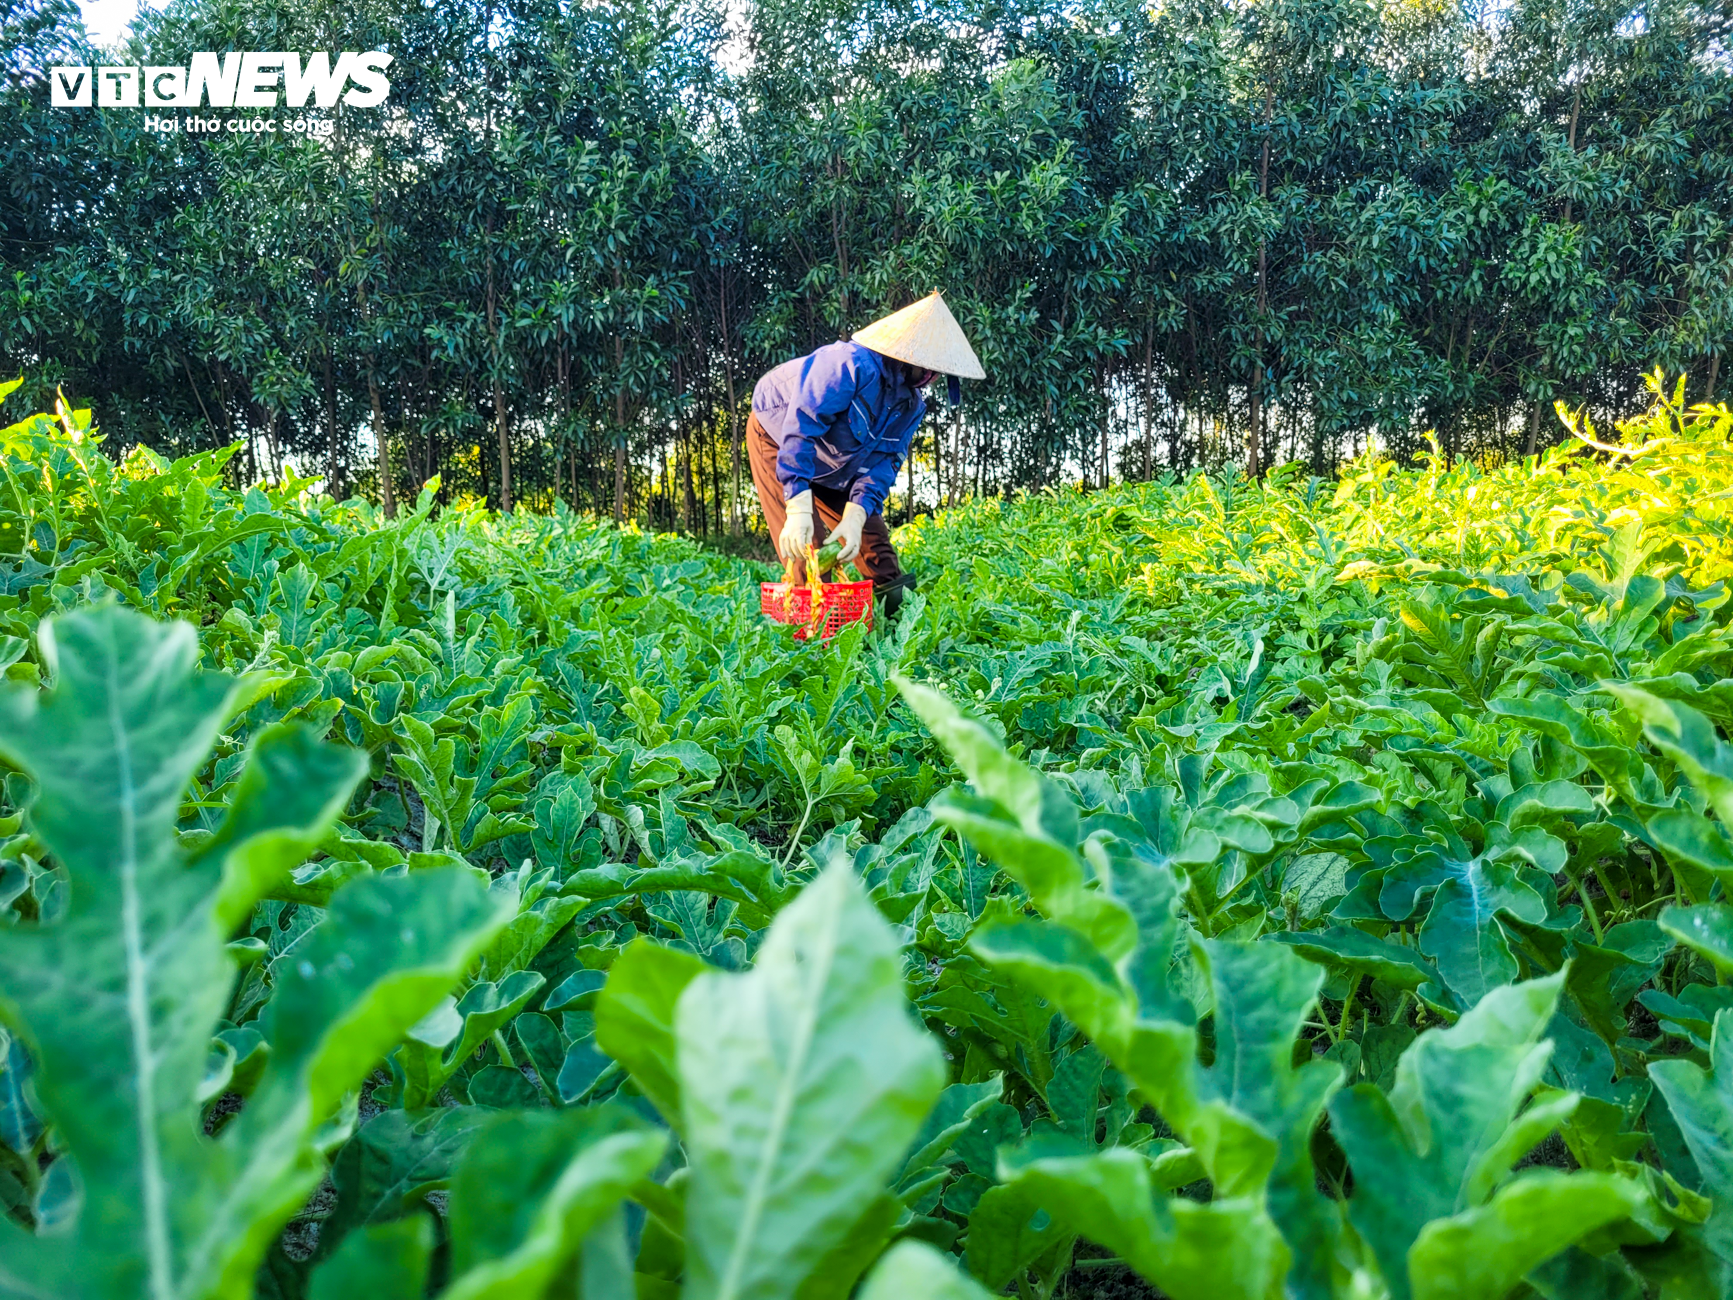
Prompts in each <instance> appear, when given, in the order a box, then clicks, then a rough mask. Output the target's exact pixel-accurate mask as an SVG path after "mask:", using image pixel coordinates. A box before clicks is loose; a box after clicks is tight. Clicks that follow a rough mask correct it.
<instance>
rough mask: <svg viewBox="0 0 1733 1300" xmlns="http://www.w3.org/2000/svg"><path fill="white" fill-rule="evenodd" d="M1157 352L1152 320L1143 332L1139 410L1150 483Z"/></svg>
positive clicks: (1145, 471)
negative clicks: (1153, 371)
mask: <svg viewBox="0 0 1733 1300" xmlns="http://www.w3.org/2000/svg"><path fill="white" fill-rule="evenodd" d="M1154 351H1155V322H1154V321H1153V320H1152V321H1150V322H1149V324H1148V325H1147V326H1145V327H1144V331H1143V384H1142V385H1141V387H1142V392H1140V393H1139V394H1138V396H1139V398H1140V399H1141V400H1140V401H1139V403H1138V409H1139V410H1140V411H1141V413H1142V419H1143V481H1144V482H1145V483H1147V482H1149V480H1150V479H1152V478H1154V477H1155V437H1154V434H1152V433H1151V431H1150V418H1149V406H1150V395H1151V392H1152V390H1153V388H1154V385H1153V384H1151V383H1150V382H1149V374H1150V362H1151V359H1152V357H1153V355H1154Z"/></svg>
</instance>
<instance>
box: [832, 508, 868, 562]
mask: <svg viewBox="0 0 1733 1300" xmlns="http://www.w3.org/2000/svg"><path fill="white" fill-rule="evenodd" d="M866 521H867V512H866V511H865V510H863V509H861V508H860V507H859V506H857V505H856V504H855V503H854V502H852V501H850V502H849V503H848V504H847V505H846V506H844V507H843V510H842V522H841V523H840V524H838V525H837V528H836V532H834V533H832V534H831V540H832V541H834V542H838V543H840V544H841V549H840V550H839V551H838V552H837V556H836V562H837V563H838V564H846V563H848V561H850V560H852V559H854V557H855V556H857V555H859V554H860V531H861V529H862V528H864V527H865V526H866Z"/></svg>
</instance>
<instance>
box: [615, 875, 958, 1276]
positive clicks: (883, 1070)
mask: <svg viewBox="0 0 1733 1300" xmlns="http://www.w3.org/2000/svg"><path fill="white" fill-rule="evenodd" d="M619 978H620V971H619V967H618V965H616V967H615V969H614V974H613V976H612V977H611V978H610V980H609V987H608V992H607V993H605V994H604V995H603V1001H606V999H607V998H608V997H610V996H611V995H612V993H613V988H614V985H615V984H616V983H617V982H618V981H619ZM598 1014H599V1012H598ZM675 1023H676V1032H677V1038H678V1062H679V1086H680V1101H681V1110H682V1115H683V1117H684V1121H685V1123H684V1137H685V1143H686V1150H687V1155H688V1159H689V1162H690V1166H691V1176H690V1182H689V1184H688V1187H687V1195H686V1242H687V1266H686V1267H687V1284H686V1285H687V1290H686V1294H687V1296H688V1297H689V1300H711V1298H712V1297H716V1298H719V1300H760V1298H762V1300H771V1297H786V1296H788V1295H790V1294H791V1293H793V1292H794V1291H796V1290H797V1289H798V1288H799V1287H800V1286H801V1285H802V1283H804V1282H805V1281H806V1279H807V1278H808V1277H809V1276H810V1275H811V1274H812V1273H813V1272H814V1271H815V1269H816V1268H817V1267H818V1265H819V1264H820V1262H821V1261H823V1260H824V1259H825V1257H826V1256H827V1255H828V1254H829V1253H830V1252H831V1251H832V1250H833V1249H834V1248H835V1247H837V1246H838V1245H839V1244H840V1243H841V1242H842V1241H843V1240H844V1239H845V1238H846V1237H847V1236H848V1234H849V1232H850V1231H851V1229H852V1228H853V1227H854V1225H855V1223H856V1222H857V1220H858V1219H859V1218H860V1215H861V1211H862V1206H863V1205H865V1204H867V1203H868V1202H870V1200H871V1199H872V1198H873V1197H875V1196H876V1195H877V1194H879V1192H880V1191H881V1190H882V1189H883V1188H884V1187H885V1184H886V1180H887V1178H888V1177H889V1175H890V1174H891V1173H893V1172H894V1171H895V1169H896V1168H897V1164H898V1162H899V1161H900V1160H901V1158H902V1156H903V1153H904V1152H905V1150H906V1149H907V1147H908V1144H909V1142H910V1140H911V1139H912V1138H913V1137H914V1135H915V1133H916V1131H917V1130H918V1129H919V1127H920V1124H921V1120H922V1118H923V1117H924V1116H925V1115H926V1113H927V1111H928V1110H929V1109H930V1108H931V1106H932V1104H933V1102H934V1101H935V1100H936V1098H937V1097H938V1094H939V1091H940V1089H941V1088H942V1086H943V1084H944V1071H943V1067H942V1062H941V1059H940V1054H939V1049H938V1046H937V1044H935V1043H934V1042H933V1041H932V1040H931V1039H930V1038H929V1037H927V1035H926V1034H925V1033H924V1032H923V1031H921V1030H920V1029H918V1028H917V1027H916V1026H915V1023H914V1021H913V1020H912V1018H911V1016H910V1014H909V1009H908V1006H907V1003H906V1002H905V1000H904V997H903V987H902V974H901V963H900V961H899V958H898V953H897V945H896V942H895V940H894V938H893V937H892V935H891V933H890V930H889V928H888V927H887V925H886V924H885V922H884V921H883V920H882V919H881V918H880V917H879V916H878V914H877V912H876V911H875V910H874V908H873V907H872V905H871V904H870V903H869V902H868V901H867V899H866V897H865V895H864V893H863V892H862V890H861V887H860V885H859V883H858V882H857V881H856V879H855V876H854V874H853V871H852V869H851V868H850V867H849V865H848V864H847V863H846V862H838V863H837V864H835V865H833V866H832V867H831V868H829V869H828V870H826V871H825V872H824V873H823V874H822V875H820V876H819V877H818V878H817V879H816V880H814V881H813V882H812V883H811V884H809V885H808V886H807V887H806V889H805V890H804V891H803V892H802V893H801V894H800V896H799V897H798V898H797V899H796V900H795V901H794V902H793V903H792V904H790V905H789V906H788V907H787V908H786V909H784V911H783V912H782V914H781V915H780V916H778V917H777V919H776V921H775V923H774V924H773V925H772V926H771V929H770V933H769V934H768V935H767V936H766V938H765V940H764V944H763V947H762V948H761V949H760V951H759V954H758V961H757V964H756V966H755V967H754V968H753V969H752V970H750V971H748V972H746V973H744V974H739V975H730V974H724V973H721V972H710V973H706V974H704V975H701V976H700V977H699V978H697V979H695V980H693V981H692V982H691V983H690V985H689V986H688V987H687V989H686V991H685V993H684V994H682V995H681V997H680V1003H679V1008H678V1013H677V1015H676V1021H675ZM837 1281H839V1282H840V1281H844V1280H843V1279H837Z"/></svg>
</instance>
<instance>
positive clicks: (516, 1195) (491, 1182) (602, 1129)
mask: <svg viewBox="0 0 1733 1300" xmlns="http://www.w3.org/2000/svg"><path fill="white" fill-rule="evenodd" d="M667 1143H668V1139H667V1135H666V1134H665V1133H662V1132H659V1131H657V1130H655V1129H652V1128H650V1127H649V1126H648V1125H647V1124H645V1123H644V1121H642V1120H640V1119H638V1118H636V1117H635V1116H633V1115H632V1114H631V1113H630V1112H628V1111H624V1110H621V1109H619V1108H617V1107H613V1106H598V1107H595V1108H593V1109H586V1110H565V1111H528V1112H521V1113H506V1114H502V1115H499V1116H497V1117H496V1118H495V1119H494V1120H493V1121H492V1122H491V1123H489V1124H488V1125H487V1126H486V1127H485V1128H483V1129H482V1130H481V1132H479V1133H477V1134H476V1136H475V1139H474V1141H473V1142H471V1143H470V1146H469V1150H468V1151H466V1152H465V1153H464V1156H463V1159H462V1160H461V1161H460V1162H459V1163H458V1166H457V1170H456V1172H455V1173H454V1174H453V1176H452V1182H451V1268H452V1274H453V1281H452V1283H451V1285H450V1286H449V1287H447V1288H446V1290H445V1291H443V1292H442V1293H441V1295H442V1296H443V1297H444V1300H483V1298H484V1297H487V1298H489V1300H512V1298H513V1297H520V1296H530V1295H539V1294H541V1293H542V1291H543V1290H544V1289H545V1288H546V1287H547V1285H548V1283H549V1282H550V1281H552V1280H553V1278H554V1277H555V1275H556V1273H558V1272H559V1271H560V1270H561V1269H562V1268H564V1267H566V1266H568V1265H569V1264H570V1263H571V1262H572V1260H573V1259H574V1258H575V1257H576V1256H577V1255H578V1252H579V1249H580V1245H581V1243H582V1241H583V1238H584V1237H585V1236H586V1235H587V1234H588V1233H589V1232H590V1231H591V1230H592V1229H594V1228H595V1227H597V1226H598V1225H599V1224H601V1223H602V1222H603V1221H604V1220H606V1219H607V1218H608V1217H609V1216H610V1215H611V1214H612V1213H613V1212H614V1210H615V1209H616V1207H618V1205H619V1204H620V1202H621V1201H622V1200H623V1199H624V1198H625V1196H626V1192H627V1190H628V1189H629V1188H630V1187H631V1186H632V1184H633V1183H635V1182H637V1181H638V1180H639V1179H641V1178H644V1177H646V1176H647V1175H648V1174H649V1173H650V1171H651V1170H653V1169H654V1168H655V1167H656V1164H657V1162H658V1161H659V1160H660V1159H661V1158H662V1152H663V1151H664V1149H665V1148H666V1147H667Z"/></svg>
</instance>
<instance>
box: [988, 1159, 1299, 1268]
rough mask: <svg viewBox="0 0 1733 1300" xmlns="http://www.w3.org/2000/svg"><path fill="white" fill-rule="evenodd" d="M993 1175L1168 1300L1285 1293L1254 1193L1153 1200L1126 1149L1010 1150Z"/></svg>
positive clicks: (1276, 1235)
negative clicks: (1054, 1152) (1089, 1152)
mask: <svg viewBox="0 0 1733 1300" xmlns="http://www.w3.org/2000/svg"><path fill="white" fill-rule="evenodd" d="M1000 1176H1001V1177H1002V1178H1003V1179H1004V1180H1005V1188H1006V1190H1007V1191H1009V1192H1016V1191H1022V1192H1024V1193H1026V1194H1027V1196H1028V1197H1029V1198H1030V1200H1031V1201H1032V1202H1033V1203H1034V1204H1038V1205H1040V1206H1041V1207H1042V1208H1043V1209H1045V1210H1046V1211H1047V1212H1048V1213H1049V1214H1051V1215H1053V1216H1054V1218H1055V1219H1057V1220H1058V1221H1059V1222H1060V1223H1062V1224H1063V1225H1064V1226H1065V1227H1066V1228H1067V1229H1069V1230H1070V1231H1071V1232H1073V1233H1075V1234H1077V1235H1079V1236H1083V1237H1087V1238H1089V1239H1090V1240H1091V1241H1094V1242H1096V1243H1098V1244H1099V1245H1102V1246H1106V1247H1107V1248H1108V1249H1109V1250H1111V1251H1113V1252H1114V1253H1115V1254H1116V1255H1119V1256H1120V1257H1121V1258H1123V1259H1124V1260H1125V1261H1126V1263H1128V1264H1130V1265H1131V1266H1132V1267H1133V1268H1135V1269H1136V1270H1137V1271H1138V1272H1139V1273H1141V1274H1142V1275H1143V1276H1144V1277H1145V1278H1147V1279H1149V1281H1150V1282H1152V1283H1154V1284H1155V1285H1156V1286H1158V1287H1160V1288H1161V1290H1162V1292H1163V1293H1164V1294H1166V1295H1169V1296H1172V1297H1173V1300H1215V1298H1217V1297H1220V1298H1221V1300H1276V1298H1277V1297H1279V1296H1281V1295H1282V1293H1283V1292H1282V1279H1283V1277H1284V1275H1285V1274H1286V1273H1287V1271H1288V1260H1289V1253H1288V1248H1287V1246H1286V1245H1285V1244H1284V1243H1283V1241H1282V1236H1281V1233H1280V1232H1278V1231H1277V1229H1276V1225H1275V1224H1274V1223H1273V1222H1272V1221H1271V1220H1270V1217H1269V1215H1268V1213H1266V1212H1265V1210H1264V1208H1263V1207H1262V1206H1261V1205H1260V1204H1259V1202H1258V1199H1257V1198H1255V1197H1227V1198H1221V1199H1217V1200H1214V1201H1211V1202H1208V1203H1200V1202H1197V1201H1188V1200H1184V1199H1169V1198H1166V1197H1161V1196H1158V1195H1157V1194H1156V1192H1155V1188H1154V1185H1153V1182H1152V1179H1151V1174H1150V1167H1149V1162H1148V1161H1147V1160H1146V1159H1145V1158H1144V1157H1143V1156H1141V1155H1139V1154H1137V1153H1135V1152H1132V1151H1127V1150H1125V1149H1124V1148H1114V1149H1110V1150H1106V1151H1101V1152H1097V1153H1096V1154H1093V1155H1087V1156H1075V1155H1073V1156H1065V1155H1059V1156H1042V1155H1040V1154H1038V1153H1036V1152H1017V1153H1011V1154H1009V1155H1008V1156H1007V1157H1006V1158H1004V1159H1003V1160H1002V1162H1001V1167H1000ZM983 1199H985V1198H983ZM973 1250H974V1247H973V1245H972V1244H971V1247H970V1251H971V1256H972V1255H973ZM993 1280H994V1279H993V1278H992V1277H989V1278H988V1281H989V1282H991V1281H993Z"/></svg>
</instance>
